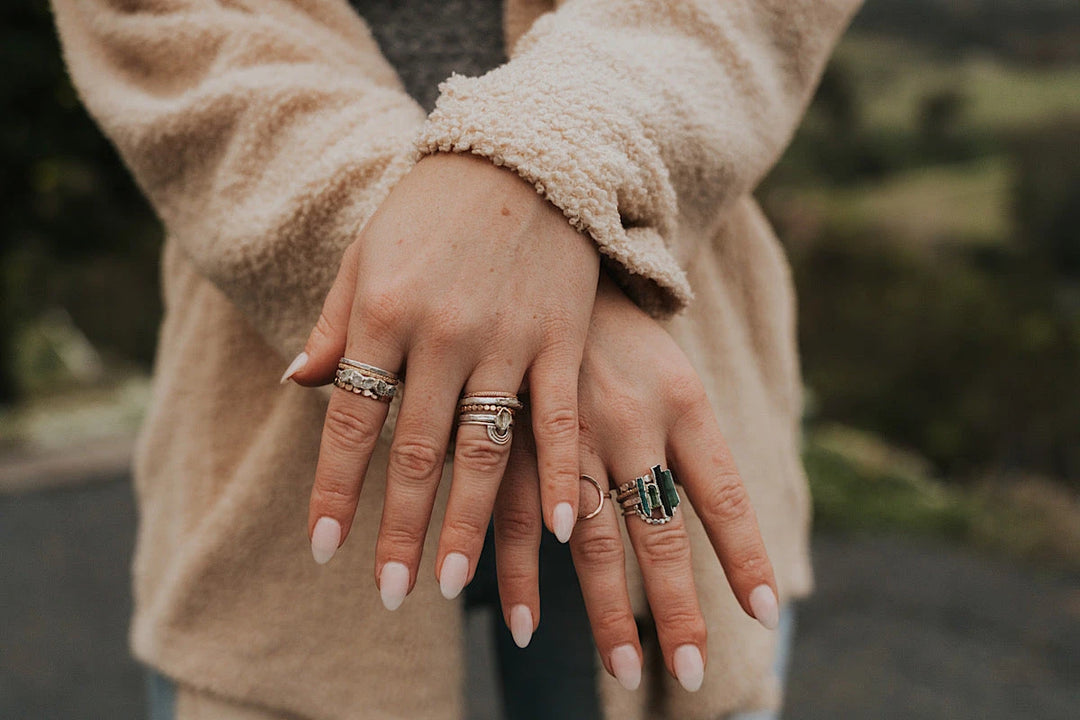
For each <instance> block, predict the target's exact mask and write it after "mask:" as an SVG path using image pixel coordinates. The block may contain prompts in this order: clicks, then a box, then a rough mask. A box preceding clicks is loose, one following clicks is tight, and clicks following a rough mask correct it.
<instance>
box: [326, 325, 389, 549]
mask: <svg viewBox="0 0 1080 720" xmlns="http://www.w3.org/2000/svg"><path fill="white" fill-rule="evenodd" d="M364 337H365V336H364V335H363V333H362V332H357V333H355V335H354V336H350V339H349V346H348V348H347V349H346V351H345V353H346V356H347V357H349V358H351V359H354V360H360V361H361V362H365V363H369V364H371V365H374V366H375V367H379V368H383V369H390V368H398V367H400V365H401V353H400V351H398V350H396V349H394V348H392V347H391V346H389V345H383V344H380V343H377V342H375V341H373V340H365V339H364ZM391 372H393V371H391ZM399 387H400V386H399ZM387 408H388V404H387V403H386V402H383V401H381V400H377V399H373V398H370V397H367V396H364V395H358V394H355V393H353V392H351V391H348V390H344V389H335V390H334V392H333V393H332V394H331V395H330V402H329V405H328V406H327V409H326V420H325V421H324V423H323V431H322V439H321V441H320V445H319V461H318V464H317V465H316V468H315V483H314V485H313V486H312V488H311V501H310V504H309V506H308V536H309V538H310V540H311V552H312V555H313V556H314V558H315V561H316V562H318V563H319V564H323V563H326V562H328V561H329V560H330V558H331V557H333V555H334V553H335V552H336V551H337V549H338V547H340V546H341V544H342V543H343V542H344V541H345V538H346V537H348V535H349V530H350V528H351V527H352V522H353V517H354V515H355V514H356V505H357V502H358V501H359V499H360V488H361V486H362V485H363V478H364V474H365V473H366V472H367V467H368V463H369V462H370V461H371V454H372V452H373V451H374V449H375V443H376V442H377V441H378V439H379V434H380V432H381V431H382V426H383V422H384V421H385V420H386V414H387Z"/></svg>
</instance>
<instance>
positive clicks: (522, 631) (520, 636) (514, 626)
mask: <svg viewBox="0 0 1080 720" xmlns="http://www.w3.org/2000/svg"><path fill="white" fill-rule="evenodd" d="M532 634H533V616H532V611H531V610H529V608H528V606H527V605H515V606H514V607H512V608H510V635H511V636H513V638H514V644H515V645H517V646H518V647H519V648H524V647H527V646H528V644H529V641H530V640H532Z"/></svg>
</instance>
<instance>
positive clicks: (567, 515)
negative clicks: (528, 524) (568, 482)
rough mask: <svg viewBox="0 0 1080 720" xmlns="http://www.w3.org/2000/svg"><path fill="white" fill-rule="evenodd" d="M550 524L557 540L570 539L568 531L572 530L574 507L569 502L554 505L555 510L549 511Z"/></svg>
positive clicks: (562, 541) (564, 540)
mask: <svg viewBox="0 0 1080 720" xmlns="http://www.w3.org/2000/svg"><path fill="white" fill-rule="evenodd" d="M551 525H552V529H553V530H554V531H555V537H556V538H557V539H558V540H559V542H561V543H564V542H566V541H567V540H569V539H570V533H572V532H573V531H574V508H572V507H570V503H566V502H563V503H559V504H558V505H556V506H555V512H553V513H551Z"/></svg>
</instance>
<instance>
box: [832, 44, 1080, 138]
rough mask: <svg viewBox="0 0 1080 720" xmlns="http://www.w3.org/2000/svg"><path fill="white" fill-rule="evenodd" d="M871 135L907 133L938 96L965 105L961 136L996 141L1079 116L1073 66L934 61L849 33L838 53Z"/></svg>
mask: <svg viewBox="0 0 1080 720" xmlns="http://www.w3.org/2000/svg"><path fill="white" fill-rule="evenodd" d="M834 61H835V62H837V63H840V64H841V65H842V66H843V67H844V68H846V69H847V70H848V71H849V72H850V74H851V77H852V79H853V81H854V84H855V87H856V90H857V92H858V94H859V97H860V99H861V100H862V106H861V113H862V121H863V123H864V124H865V125H866V126H867V127H868V128H871V129H874V130H883V131H910V130H912V129H913V128H914V127H915V126H916V124H917V121H918V116H919V107H920V103H921V101H922V100H923V99H924V98H925V97H927V96H928V95H930V94H932V93H935V92H939V91H942V90H955V91H957V92H959V93H960V94H961V95H962V96H963V97H964V98H965V99H966V107H965V128H966V129H969V130H970V131H972V132H975V133H979V134H986V133H990V134H1000V133H1003V132H1008V131H1010V130H1015V129H1020V128H1024V127H1030V126H1034V125H1038V124H1040V123H1042V122H1045V121H1047V120H1049V119H1052V118H1054V117H1059V116H1062V115H1076V114H1080V65H1071V66H1062V67H1049V68H1026V67H1021V66H1016V65H1009V64H1005V63H1003V62H1001V61H1000V60H998V59H995V58H992V57H990V56H985V55H976V54H971V55H964V56H958V57H953V58H941V57H936V56H934V55H933V54H932V53H930V52H928V51H927V50H925V49H923V48H920V47H918V46H916V45H914V44H912V43H910V42H902V41H899V40H897V39H895V38H884V37H875V36H872V35H866V34H858V33H852V34H849V35H848V36H846V37H845V38H844V40H843V41H842V42H841V43H840V45H839V47H838V48H837V51H836V54H835V60H834Z"/></svg>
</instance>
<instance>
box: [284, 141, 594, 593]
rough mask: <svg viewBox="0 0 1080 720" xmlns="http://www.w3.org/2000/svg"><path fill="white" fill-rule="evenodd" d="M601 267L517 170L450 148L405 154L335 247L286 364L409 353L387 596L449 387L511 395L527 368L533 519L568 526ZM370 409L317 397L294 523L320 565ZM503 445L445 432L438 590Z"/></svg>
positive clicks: (303, 371) (470, 560)
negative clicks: (300, 341) (326, 288)
mask: <svg viewBox="0 0 1080 720" xmlns="http://www.w3.org/2000/svg"><path fill="white" fill-rule="evenodd" d="M342 192H346V190H345V189H343V190H342ZM599 266H600V259H599V253H598V251H597V249H596V247H595V245H594V244H593V242H592V241H591V240H590V239H589V238H588V237H586V236H585V235H584V234H582V233H580V232H578V231H577V230H575V229H574V228H573V227H572V226H571V225H570V223H569V222H567V219H566V217H564V216H563V214H562V212H561V211H560V210H559V209H558V208H556V207H555V206H554V205H552V204H551V203H549V202H548V201H547V200H545V199H544V198H543V197H541V196H540V195H539V194H538V193H537V192H536V189H535V188H533V187H532V186H531V185H530V184H529V183H527V182H525V181H523V180H522V179H521V178H520V177H518V176H517V175H516V174H515V173H513V172H512V171H510V170H507V169H504V168H499V167H496V166H495V165H494V164H492V163H491V162H490V161H488V160H486V159H484V158H479V157H476V156H472V155H461V154H436V155H430V156H427V157H424V158H423V159H421V160H420V161H419V162H418V163H417V164H416V166H415V167H414V168H413V169H412V170H411V171H410V172H409V173H408V174H407V175H406V176H405V177H404V178H403V179H402V180H401V181H400V182H399V183H398V184H397V185H396V186H395V187H394V189H393V190H392V191H391V193H390V195H389V196H388V197H387V198H386V199H385V200H384V201H383V203H382V204H381V205H380V206H379V208H378V210H377V212H376V213H375V214H374V216H372V218H371V219H370V220H369V221H368V223H367V225H366V226H365V227H364V228H363V230H362V231H361V233H360V237H359V238H358V239H357V241H356V242H354V243H353V244H352V245H351V246H350V247H349V248H348V249H347V250H346V252H345V255H344V258H343V259H342V264H341V269H340V270H339V273H338V277H337V279H336V280H335V282H334V285H333V287H332V288H331V290H330V293H329V295H328V296H327V298H326V302H325V304H324V306H323V311H322V316H321V317H320V318H319V322H318V324H317V325H316V327H315V329H314V331H313V332H312V333H311V336H310V338H309V339H308V342H307V345H306V347H305V352H304V353H301V355H300V356H299V357H298V358H297V360H295V361H294V363H293V365H292V366H290V368H289V370H287V371H286V378H291V379H293V380H295V381H296V382H298V383H300V384H302V385H321V384H325V383H327V382H330V380H331V379H333V377H334V374H335V370H336V367H337V363H338V360H339V358H340V357H342V356H346V357H348V358H350V359H352V360H356V361H360V362H363V363H366V364H369V365H374V366H376V367H378V368H382V369H384V370H388V371H390V372H393V373H398V372H402V371H404V370H405V367H406V365H407V366H408V367H407V377H405V379H404V392H403V399H402V403H401V408H400V412H399V414H398V419H397V425H396V429H395V431H394V438H393V441H392V444H391V447H390V459H389V463H388V467H387V469H386V497H385V502H384V505H383V515H382V523H381V525H380V529H379V539H378V543H377V547H376V553H375V554H376V558H375V577H376V582H377V583H378V585H379V589H380V593H381V595H382V599H383V602H384V603H385V604H386V606H387V607H388V608H390V609H394V608H396V607H397V606H398V605H400V604H401V602H402V600H403V599H404V597H405V595H406V594H407V593H408V592H409V591H410V590H411V589H412V587H413V585H414V584H415V582H416V573H417V569H418V567H419V564H420V555H421V551H422V548H423V543H424V536H425V533H426V532H427V528H428V523H429V521H430V518H431V512H432V508H433V505H434V502H435V494H436V489H437V488H438V485H439V480H440V476H441V474H442V470H443V459H444V456H445V453H446V448H447V444H448V441H449V439H450V435H451V430H452V428H453V423H454V420H455V418H456V417H457V413H456V407H457V401H458V398H459V396H460V395H461V394H462V391H463V390H464V391H465V392H468V393H477V392H488V393H490V392H508V393H516V392H517V391H518V389H519V388H520V387H521V386H522V383H523V381H524V378H525V377H526V374H528V385H529V391H530V395H531V404H532V430H533V433H534V435H535V436H536V449H537V457H538V461H539V481H540V482H539V487H540V498H541V500H542V506H543V518H544V520H545V521H546V523H547V526H548V527H549V528H550V529H551V530H552V532H554V533H555V534H556V536H558V537H559V539H560V540H561V541H563V542H566V540H567V538H568V537H569V536H570V533H571V531H572V529H573V526H574V522H575V519H576V517H577V504H578V487H577V485H578V480H577V478H578V467H577V463H578V440H577V431H578V421H577V385H578V383H577V374H578V368H579V366H580V363H581V353H582V348H583V346H584V343H585V333H586V331H587V329H588V325H589V317H590V315H591V312H592V305H593V302H594V300H595V298H596V283H597V280H598V277H599ZM386 414H387V406H386V404H384V403H383V402H380V401H378V400H375V399H371V398H368V397H363V396H361V395H354V394H353V393H350V392H344V391H338V390H335V391H334V392H333V394H332V395H331V398H330V404H329V407H328V410H327V413H326V422H325V425H324V426H323V434H322V444H321V447H320V450H319V462H318V467H317V469H316V472H315V483H314V487H313V489H312V493H311V503H310V510H309V520H308V532H309V537H310V538H311V545H312V552H313V554H314V556H315V559H316V560H317V561H319V562H326V561H327V560H329V559H330V557H331V556H332V555H333V553H334V551H335V550H336V549H337V548H338V546H339V545H340V544H341V543H342V542H343V541H344V539H345V537H346V536H347V535H348V532H349V528H350V526H351V524H352V522H353V516H354V514H355V512H356V507H357V502H358V500H359V494H360V487H361V484H362V482H363V477H364V474H365V472H366V470H367V465H368V462H369V460H370V459H371V455H372V451H373V450H374V448H375V443H376V441H377V439H378V437H379V434H380V431H381V428H382V425H383V421H384V420H385V418H386ZM509 450H510V446H509V445H506V446H499V445H496V444H495V443H493V442H492V441H491V440H489V438H488V436H487V433H486V431H485V429H484V428H483V427H481V426H477V425H466V426H463V427H461V428H460V429H459V430H458V433H457V442H456V445H455V454H454V470H453V472H454V477H453V483H452V486H451V490H450V498H449V502H448V505H447V508H446V516H445V519H444V522H443V527H442V534H441V536H440V541H439V551H438V557H437V559H436V564H435V567H436V568H437V570H436V572H437V575H438V579H439V583H440V586H441V589H442V592H443V594H444V595H445V596H446V597H448V598H449V597H454V596H456V595H457V594H458V593H460V592H461V589H462V588H463V587H464V585H466V584H467V583H468V581H469V579H470V578H471V577H472V575H473V572H474V571H475V568H476V563H477V560H478V558H479V555H480V549H481V547H482V546H483V540H484V535H485V533H486V530H487V527H488V523H489V520H490V517H491V511H492V507H493V506H494V504H495V495H496V492H497V490H498V486H499V482H500V481H501V479H502V476H503V469H504V467H505V464H506V460H507V456H508V455H509ZM538 513H539V508H538Z"/></svg>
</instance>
